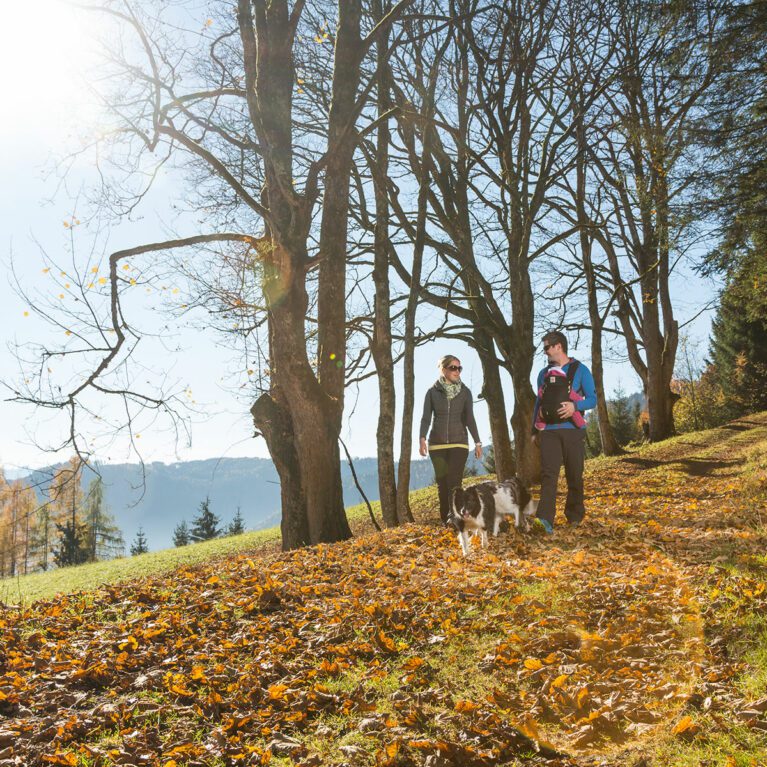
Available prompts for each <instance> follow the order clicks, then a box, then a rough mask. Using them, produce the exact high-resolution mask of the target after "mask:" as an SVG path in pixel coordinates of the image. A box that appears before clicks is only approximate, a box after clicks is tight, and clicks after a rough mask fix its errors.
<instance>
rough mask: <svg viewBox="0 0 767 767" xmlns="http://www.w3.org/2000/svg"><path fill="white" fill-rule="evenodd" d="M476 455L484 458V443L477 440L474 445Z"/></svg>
mask: <svg viewBox="0 0 767 767" xmlns="http://www.w3.org/2000/svg"><path fill="white" fill-rule="evenodd" d="M474 457H475V458H477V459H479V458H482V443H481V442H477V444H476V445H474Z"/></svg>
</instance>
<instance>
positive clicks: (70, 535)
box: [53, 521, 88, 567]
mask: <svg viewBox="0 0 767 767" xmlns="http://www.w3.org/2000/svg"><path fill="white" fill-rule="evenodd" d="M56 529H57V530H58V531H59V547H58V549H56V550H54V552H53V561H54V562H55V563H56V565H57V566H58V567H69V566H71V565H81V564H83V562H87V561H88V527H87V525H86V524H85V523H84V522H75V524H74V525H73V524H72V522H71V521H69V522H65V523H64V524H63V525H62V524H61V523H59V522H57V523H56Z"/></svg>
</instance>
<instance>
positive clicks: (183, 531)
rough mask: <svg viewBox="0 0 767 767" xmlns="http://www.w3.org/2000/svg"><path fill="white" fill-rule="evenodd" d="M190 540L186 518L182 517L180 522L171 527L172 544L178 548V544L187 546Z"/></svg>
mask: <svg viewBox="0 0 767 767" xmlns="http://www.w3.org/2000/svg"><path fill="white" fill-rule="evenodd" d="M190 542H191V539H190V538H189V526H188V525H187V523H186V520H185V519H182V520H181V522H179V523H178V524H177V525H176V526H175V527H174V528H173V545H174V546H176V548H178V547H179V546H188V545H189V543H190Z"/></svg>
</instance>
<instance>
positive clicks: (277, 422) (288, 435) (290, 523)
mask: <svg viewBox="0 0 767 767" xmlns="http://www.w3.org/2000/svg"><path fill="white" fill-rule="evenodd" d="M250 412H251V414H252V416H253V423H254V424H255V426H256V429H257V430H258V431H259V432H260V433H261V434H262V435H263V437H264V439H265V440H266V445H267V447H268V448H269V455H271V457H272V461H273V462H274V466H275V468H276V469H277V474H278V476H279V478H280V498H281V502H282V521H281V524H280V529H281V531H282V549H283V551H287V550H288V549H297V548H300V547H301V546H307V545H309V543H310V542H311V540H310V536H309V520H308V518H307V514H306V496H305V495H304V490H303V486H302V484H301V467H300V464H299V462H298V454H297V453H296V448H295V433H294V431H293V424H292V422H291V420H290V413H289V412H288V411H287V410H286V409H285V408H284V407H281V406H280V405H279V404H277V402H276V401H275V399H274V398H273V397H272V395H270V394H262V395H261V396H260V397H259V398H258V399H257V400H256V401H255V403H254V404H253V407H252V408H251V409H250Z"/></svg>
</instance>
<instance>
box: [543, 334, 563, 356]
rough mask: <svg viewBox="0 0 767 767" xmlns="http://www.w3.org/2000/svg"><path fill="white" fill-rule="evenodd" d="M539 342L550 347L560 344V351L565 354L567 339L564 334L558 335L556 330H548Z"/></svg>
mask: <svg viewBox="0 0 767 767" xmlns="http://www.w3.org/2000/svg"><path fill="white" fill-rule="evenodd" d="M541 340H542V341H543V343H544V344H549V345H551V346H554V345H555V344H562V351H563V352H564V353H565V354H567V339H566V338H565V334H564V333H560V332H559V331H558V330H550V331H549V332H548V333H546V335H545V336H544V337H543V338H542V339H541Z"/></svg>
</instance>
